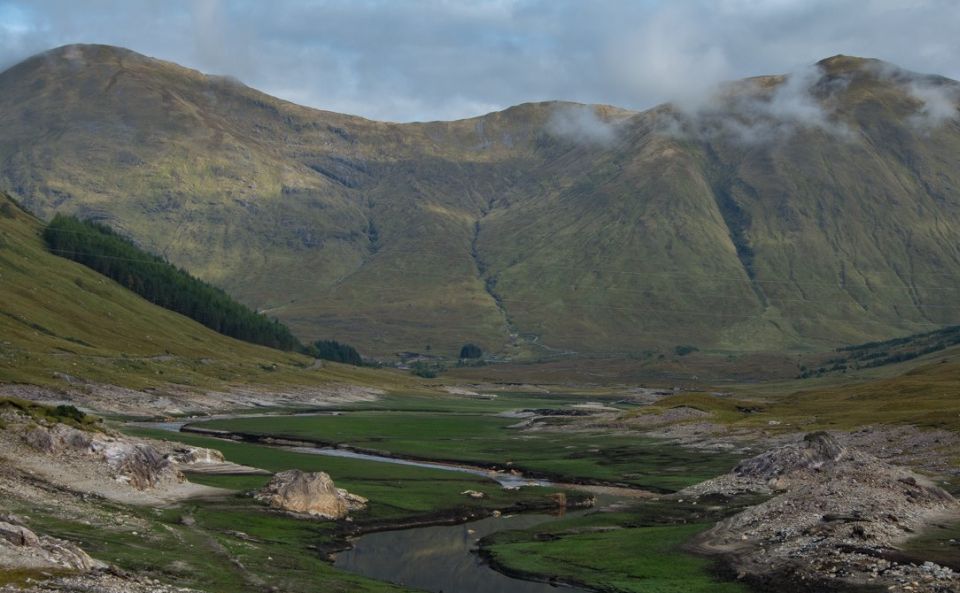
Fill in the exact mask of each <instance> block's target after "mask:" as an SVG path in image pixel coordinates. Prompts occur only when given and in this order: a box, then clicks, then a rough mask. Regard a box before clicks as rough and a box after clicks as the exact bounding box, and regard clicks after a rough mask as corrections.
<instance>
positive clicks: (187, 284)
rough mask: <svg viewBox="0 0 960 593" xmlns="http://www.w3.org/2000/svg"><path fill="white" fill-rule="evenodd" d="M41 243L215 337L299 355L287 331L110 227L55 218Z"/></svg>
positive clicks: (274, 320)
mask: <svg viewBox="0 0 960 593" xmlns="http://www.w3.org/2000/svg"><path fill="white" fill-rule="evenodd" d="M43 239H44V241H45V242H46V244H47V247H48V248H49V249H50V250H51V251H52V252H53V253H55V254H57V255H59V256H62V257H66V258H69V259H72V260H74V261H76V262H79V263H81V264H83V265H85V266H87V267H88V268H92V269H93V270H96V271H97V272H99V273H101V274H103V275H104V276H107V277H109V278H111V279H113V280H115V281H116V282H118V283H119V284H121V285H122V286H124V287H126V288H128V289H130V290H132V291H133V292H135V293H137V294H138V295H140V296H142V297H143V298H145V299H147V300H148V301H150V302H151V303H154V304H156V305H159V306H161V307H163V308H165V309H170V310H171V311H176V312H177V313H180V314H181V315H185V316H187V317H189V318H191V319H193V320H195V321H197V322H199V323H201V324H203V325H205V326H207V327H208V328H210V329H212V330H214V331H216V332H219V333H221V334H224V335H227V336H230V337H233V338H237V339H239V340H244V341H246V342H252V343H254V344H260V345H262V346H268V347H270V348H277V349H280V350H298V351H303V350H305V349H304V347H303V346H302V345H301V344H300V341H299V340H297V338H296V337H295V336H294V335H293V334H292V333H291V332H290V330H289V329H288V328H287V327H286V326H285V325H283V324H282V323H280V322H279V321H277V320H276V319H272V318H269V317H267V316H266V315H263V314H261V313H257V312H256V311H253V310H252V309H250V308H249V307H247V306H246V305H243V304H241V303H238V302H237V301H235V300H233V299H232V298H231V297H230V296H229V295H227V293H225V292H224V291H223V290H221V289H219V288H217V287H215V286H212V285H210V284H208V283H206V282H204V281H202V280H199V279H197V278H194V277H193V276H191V275H190V274H188V273H187V272H186V271H184V270H182V269H180V268H177V267H175V266H173V265H172V264H170V263H169V262H167V261H166V260H165V259H163V258H161V257H158V256H156V255H153V254H151V253H148V252H146V251H144V250H142V249H140V248H139V247H137V246H136V245H134V244H133V243H132V242H131V241H130V240H129V239H127V238H126V237H123V236H121V235H119V234H117V233H116V232H115V231H114V230H113V229H111V228H110V227H108V226H106V225H103V224H99V223H95V222H91V221H85V220H80V219H78V218H75V217H72V216H64V215H61V214H57V215H56V216H55V217H54V218H53V220H52V221H51V222H50V224H48V225H47V227H46V228H45V229H44V232H43Z"/></svg>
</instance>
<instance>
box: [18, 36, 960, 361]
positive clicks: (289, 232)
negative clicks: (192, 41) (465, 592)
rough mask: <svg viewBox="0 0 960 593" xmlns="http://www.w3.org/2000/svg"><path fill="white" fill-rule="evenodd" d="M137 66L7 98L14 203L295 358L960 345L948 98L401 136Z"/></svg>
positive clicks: (767, 103) (878, 98)
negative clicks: (83, 222)
mask: <svg viewBox="0 0 960 593" xmlns="http://www.w3.org/2000/svg"><path fill="white" fill-rule="evenodd" d="M124 52H127V53H123V52H120V54H119V57H118V56H117V55H116V52H115V50H112V49H111V48H108V47H105V46H68V47H67V48H60V50H54V53H52V54H49V55H47V54H45V55H44V56H39V57H35V58H31V60H34V61H33V62H31V67H30V68H26V67H23V63H22V64H21V65H18V66H15V67H14V68H12V69H10V70H7V71H6V72H4V73H0V186H2V187H4V188H7V189H9V190H11V193H14V194H15V195H17V197H18V198H19V199H20V200H21V202H22V203H23V204H24V205H25V206H27V207H28V208H30V209H31V210H32V211H34V212H37V213H38V214H39V215H41V216H44V217H48V216H51V215H52V213H53V212H60V211H62V212H67V213H72V214H77V215H80V216H82V217H87V218H95V219H98V220H101V221H104V222H107V223H109V224H111V226H114V227H115V228H118V230H120V231H121V232H124V233H125V234H127V235H129V236H131V237H132V238H133V239H135V240H136V241H137V242H139V243H140V244H141V245H143V246H144V247H146V248H148V249H150V250H152V251H155V252H157V253H160V254H162V255H164V256H165V257H167V258H168V259H170V260H171V261H173V262H175V263H177V264H178V265H182V266H184V267H185V268H187V269H188V270H190V271H191V272H192V273H194V274H195V275H198V276H200V277H202V278H204V279H205V280H208V281H211V282H213V283H215V284H218V285H220V286H222V287H224V288H225V289H226V290H228V292H230V293H231V294H233V295H234V296H236V297H238V298H240V299H241V300H242V301H244V302H246V303H247V304H249V305H252V306H255V307H257V308H259V309H261V310H266V311H268V312H269V313H270V314H271V315H275V316H277V317H279V318H280V319H281V320H283V321H284V322H285V323H287V324H288V325H290V326H291V327H292V328H293V329H294V330H295V331H297V333H298V334H299V335H300V337H301V338H305V339H310V340H312V339H315V338H331V339H339V340H343V341H346V342H349V343H352V344H356V345H357V346H359V347H360V348H361V350H362V351H365V352H368V353H371V354H374V355H380V356H384V355H389V354H390V353H392V352H394V351H397V350H419V351H424V350H430V349H432V350H433V351H438V352H454V353H455V352H456V351H457V350H458V349H459V346H460V345H462V344H463V343H465V342H474V343H478V344H480V345H481V346H482V347H483V349H484V350H485V351H488V352H496V353H498V354H499V355H500V356H501V357H509V358H516V357H524V356H530V355H544V354H553V353H557V352H571V351H575V352H593V353H597V352H608V353H609V352H619V353H642V352H644V351H647V350H651V349H659V348H672V347H673V346H674V345H677V344H693V345H697V346H698V347H701V348H712V349H721V350H753V349H755V350H763V349H774V350H796V349H808V348H820V347H824V346H834V345H837V344H839V343H844V342H849V343H855V342H862V341H866V340H870V339H878V338H885V337H890V336H892V335H896V334H899V333H914V332H916V331H921V330H923V329H925V328H926V329H929V328H930V327H932V326H936V325H944V324H948V323H955V322H957V321H958V320H957V319H956V317H955V316H951V314H950V310H949V307H950V304H951V303H952V302H953V301H952V300H951V299H952V297H954V296H955V294H956V292H958V291H960V284H958V281H957V280H956V279H957V278H958V277H960V253H958V252H957V248H956V247H955V246H953V247H951V246H950V244H949V237H950V236H951V235H952V234H954V233H955V231H956V230H957V228H958V227H960V206H958V204H960V200H958V197H960V190H958V189H957V188H960V179H958V176H957V174H956V172H955V171H953V166H952V165H951V162H952V161H951V158H950V155H951V154H955V149H956V148H958V147H960V128H958V126H957V123H956V120H955V118H954V119H951V118H950V117H941V116H942V115H943V113H941V112H937V114H936V117H938V118H940V119H938V120H937V122H939V123H937V125H929V126H926V124H925V123H924V122H926V121H927V120H926V119H923V118H925V117H927V116H928V115H930V114H929V113H927V114H926V115H925V112H924V109H928V108H929V105H930V103H924V102H923V101H922V100H921V99H920V98H922V97H923V96H927V97H931V96H933V95H932V94H931V93H934V92H935V91H936V89H937V88H938V87H937V86H936V85H934V84H933V83H929V84H928V82H929V81H930V80H934V79H936V80H939V79H938V78H937V77H933V78H930V77H923V76H921V75H912V74H911V75H910V76H908V75H907V74H904V72H905V71H899V70H896V69H895V67H893V66H890V65H886V63H883V62H875V61H870V60H863V59H858V58H850V57H847V56H834V57H832V58H828V59H826V60H823V61H821V62H820V64H819V65H816V66H813V67H812V70H811V72H812V74H810V73H807V74H804V76H807V77H808V78H806V79H805V78H803V77H801V76H798V75H793V76H781V77H763V78H762V80H760V81H759V82H757V80H759V79H757V80H754V79H748V80H747V81H741V82H740V83H731V85H728V88H732V89H734V90H735V91H736V92H735V93H733V94H732V95H730V94H726V95H723V96H722V97H721V98H720V99H718V100H710V101H706V102H705V104H704V106H703V107H701V111H699V112H696V113H693V114H690V113H686V112H684V111H682V110H680V109H678V108H676V107H674V106H671V105H663V106H659V107H655V108H653V109H650V110H647V111H642V112H630V111H627V110H620V109H618V108H615V107H610V106H582V105H576V104H570V103H556V102H545V103H527V104H521V105H518V106H515V107H511V108H508V109H506V110H504V111H500V112H494V113H491V114H486V115H483V116H478V117H475V118H469V119H464V120H457V121H453V122H424V123H403V124H396V123H385V122H375V121H372V120H365V119H363V118H358V117H354V116H347V115H341V114H335V113H332V112H326V111H322V110H315V109H312V108H305V107H300V106H297V105H295V104H292V103H288V102H284V101H282V100H279V99H275V98H272V97H269V96H267V95H263V94H262V93H259V92H258V91H256V90H254V89H251V88H249V87H245V86H242V85H238V84H237V83H235V82H231V81H228V80H225V79H222V78H218V77H208V76H206V75H203V74H200V73H199V72H196V71H189V70H187V69H183V68H182V67H179V66H176V65H173V64H172V63H169V62H161V61H155V60H152V59H150V58H145V57H141V56H139V54H135V53H134V52H129V50H124ZM71 55H72V56H73V57H69V56H71ZM29 61H30V60H28V62H29ZM118 63H119V64H120V65H119V66H118ZM877 64H880V65H879V66H878V65H877ZM898 76H900V77H907V78H904V80H909V82H897V80H898V79H897V77H898ZM911 77H913V78H911ZM808 79H809V80H808ZM751 80H753V82H751ZM943 80H947V79H943ZM792 81H793V82H792ZM796 81H799V82H796ZM918 81H919V82H918ZM921 83H922V84H921ZM938 84H943V85H948V86H949V85H952V84H955V83H952V82H949V83H944V82H940V83H938ZM911 85H916V89H921V90H922V91H923V92H924V93H927V95H923V94H922V93H920V92H919V91H917V93H920V94H916V93H914V90H915V89H914V87H911ZM924 85H926V86H924ZM951 88H952V87H951ZM918 97H920V98H918ZM940 107H942V105H940ZM928 111H929V109H928ZM941 111H942V110H941ZM947 115H949V113H947ZM911 118H913V119H911ZM931 118H932V116H931ZM921 120H922V121H921ZM930 121H931V122H932V121H933V119H931V120H930ZM921 124H922V125H923V126H926V127H922V126H921ZM38 131H39V132H40V133H37V132H38ZM844 134H848V136H846V137H845V136H844ZM820 267H822V268H823V269H819V268H820ZM938 274H942V275H938ZM944 279H946V280H945V281H944ZM428 346H430V348H428ZM452 355H453V354H451V356H452Z"/></svg>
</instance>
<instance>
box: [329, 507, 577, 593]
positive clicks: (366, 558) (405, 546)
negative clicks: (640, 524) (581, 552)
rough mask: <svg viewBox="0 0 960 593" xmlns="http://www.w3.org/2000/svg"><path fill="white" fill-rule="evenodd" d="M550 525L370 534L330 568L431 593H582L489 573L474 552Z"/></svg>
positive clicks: (488, 522)
mask: <svg viewBox="0 0 960 593" xmlns="http://www.w3.org/2000/svg"><path fill="white" fill-rule="evenodd" d="M582 512H583V511H580V512H579V513H582ZM572 514H573V513H570V514H568V515H567V516H571V515H572ZM553 520H556V517H555V516H551V515H546V514H522V515H513V516H506V517H501V518H489V519H481V520H480V521H474V522H473V523H467V524H464V525H454V526H438V527H419V528H416V529H404V530H400V531H385V532H382V533H371V534H369V535H364V536H362V537H360V538H358V539H357V540H355V541H354V547H353V549H351V550H348V551H345V552H341V553H340V554H337V556H336V560H335V562H334V564H335V566H337V567H338V568H342V569H344V570H348V571H350V572H353V573H357V574H362V575H364V576H367V577H371V578H374V579H379V580H382V581H389V582H391V583H396V584H399V585H405V586H408V587H413V588H416V589H423V590H426V591H432V592H434V593H440V592H443V593H559V592H564V593H569V592H573V593H575V592H578V591H580V592H583V591H586V590H585V589H578V588H574V587H564V588H562V589H558V588H557V587H555V586H553V585H550V584H547V583H535V582H531V581H524V580H520V579H514V578H511V577H508V576H506V575H504V574H501V573H499V572H497V571H495V570H493V569H492V568H490V567H489V566H488V565H487V564H486V563H485V562H484V561H483V560H482V559H481V558H480V556H479V555H478V554H476V553H475V552H474V550H475V549H476V544H477V540H479V539H480V538H482V537H484V536H486V535H490V534H491V533H495V532H497V531H504V530H509V529H524V528H527V527H533V526H534V525H538V524H540V523H546V522H548V521H553Z"/></svg>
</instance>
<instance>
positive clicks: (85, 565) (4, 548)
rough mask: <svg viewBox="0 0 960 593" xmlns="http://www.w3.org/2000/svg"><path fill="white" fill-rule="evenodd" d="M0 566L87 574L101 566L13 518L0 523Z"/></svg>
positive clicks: (81, 552) (58, 540)
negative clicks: (57, 569) (72, 571)
mask: <svg viewBox="0 0 960 593" xmlns="http://www.w3.org/2000/svg"><path fill="white" fill-rule="evenodd" d="M0 566H3V567H12V568H61V569H70V570H79V571H88V570H91V569H93V568H102V567H103V566H104V565H103V564H102V563H100V562H98V561H96V560H94V559H93V558H91V557H90V556H88V555H87V553H86V552H84V551H83V550H81V549H80V548H78V547H77V546H75V545H74V544H72V543H70V542H67V541H64V540H62V539H57V538H55V537H50V536H46V535H38V534H36V533H34V532H33V531H32V530H31V529H29V528H28V527H27V526H26V525H24V524H23V522H22V520H20V519H19V518H18V517H15V516H12V515H5V516H3V517H2V520H0Z"/></svg>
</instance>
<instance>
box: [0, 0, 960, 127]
mask: <svg viewBox="0 0 960 593" xmlns="http://www.w3.org/2000/svg"><path fill="white" fill-rule="evenodd" d="M957 30H960V3H957V2H954V1H952V0H926V1H924V0H767V1H758V0H687V1H684V2H676V1H673V0H647V1H644V2H639V1H638V2H627V1H617V0H591V1H590V2H582V1H578V0H476V1H471V2H468V1H464V2H453V1H446V0H409V1H404V2H394V1H385V0H311V1H306V0H305V1H300V2H296V1H292V0H291V1H285V2H269V3H268V2H253V1H239V0H238V1H233V2H228V1H227V0H196V1H192V0H165V1H159V0H156V1H149V0H90V1H89V2H82V3H81V2H75V1H74V0H0V65H10V64H12V63H14V62H16V61H17V60H20V59H23V58H25V57H27V56H28V55H30V54H32V53H36V52H39V51H42V50H44V49H48V48H50V47H54V46H57V45H62V44H66V43H75V42H97V43H108V44H114V45H122V46H125V47H129V48H130V49H133V50H135V51H139V52H141V53H145V54H147V55H151V56H154V57H159V58H162V59H167V60H172V61H175V62H178V63H181V64H184V65H186V66H189V67H191V68H197V69H200V70H203V71H206V72H210V73H214V74H223V75H234V76H237V77H238V78H240V79H241V80H242V81H243V82H244V83H246V84H248V85H250V86H252V87H255V88H258V89H262V90H264V91H266V92H269V93H271V94H275V95H278V96H281V97H282V98H285V99H289V100H293V101H297V102H301V103H305V104H308V105H311V106H315V107H319V108H323V109H330V110H334V111H342V112H347V113H356V114H359V115H364V116H367V117H373V118H377V119H390V120H402V121H409V120H430V119H450V118H460V117H468V116H473V115H478V114H480V113H483V112H486V111H491V110H496V109H502V108H505V107H507V106H510V105H514V104H517V103H521V102H525V101H541V100H551V99H558V100H568V101H575V102H580V103H607V104H614V105H619V106H621V107H626V108H630V109H644V108H648V107H651V106H653V105H656V104H659V103H663V102H666V101H675V102H677V103H678V104H683V105H687V106H689V105H696V104H697V103H699V102H702V99H703V96H704V93H707V92H708V91H709V89H710V88H712V87H713V86H714V85H715V84H717V83H718V82H720V81H722V80H727V79H735V78H741V77H745V76H752V75H757V74H770V73H778V72H791V71H795V70H796V69H797V68H798V67H799V65H802V64H808V63H813V62H816V61H817V60H818V59H821V58H823V57H826V56H829V55H833V54H836V53H846V54H851V55H864V56H873V57H879V58H882V59H885V60H888V61H891V62H895V63H898V64H900V65H902V66H904V67H907V68H910V69H911V70H918V71H924V72H937V73H940V74H944V75H947V76H950V77H953V78H957V77H960V63H958V62H957V61H956V56H957V55H960V36H957V35H956V31H957ZM918 31H922V37H921V40H920V41H919V42H918V41H917V36H918V35H917V32H918ZM782 107H783V108H784V109H791V107H790V106H789V105H786V104H784V105H782ZM793 107H795V108H797V109H801V108H802V107H803V105H802V104H800V105H794V106H793Z"/></svg>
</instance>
